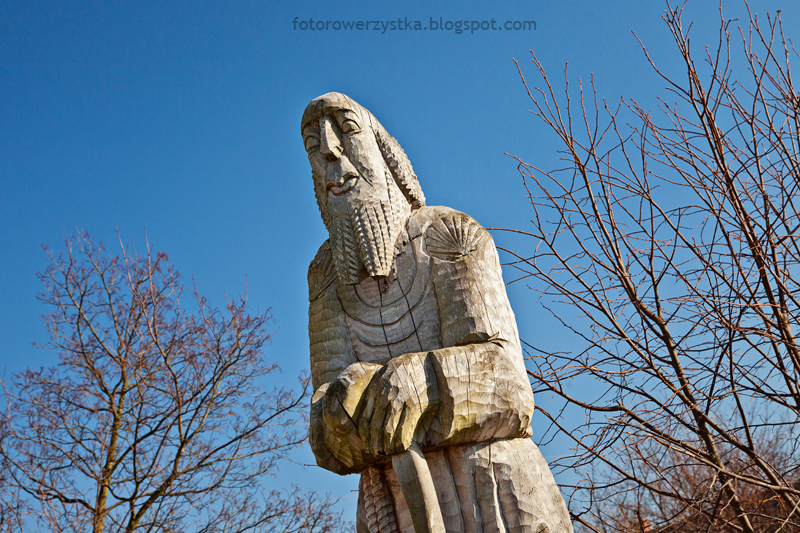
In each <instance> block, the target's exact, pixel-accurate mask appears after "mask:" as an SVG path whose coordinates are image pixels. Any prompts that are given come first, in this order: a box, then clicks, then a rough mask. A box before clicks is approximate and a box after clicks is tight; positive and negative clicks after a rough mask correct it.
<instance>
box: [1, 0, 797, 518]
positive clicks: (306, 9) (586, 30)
mask: <svg viewBox="0 0 800 533" xmlns="http://www.w3.org/2000/svg"><path fill="white" fill-rule="evenodd" d="M723 4H724V5H723V9H724V11H725V13H726V14H727V15H729V16H741V15H743V14H744V11H743V8H742V4H741V3H740V2H733V1H731V2H728V1H725V2H724V3H723ZM664 7H665V4H664V3H662V2H657V1H652V2H642V1H605V2H590V1H562V2H547V3H546V2H539V1H526V2H522V1H511V2H503V3H495V2H488V1H483V2H478V1H465V2H459V3H455V2H453V3H449V4H448V3H445V2H437V1H433V2H431V1H428V2H406V3H401V2H394V3H381V4H378V3H371V2H365V1H351V2H346V3H332V2H319V1H306V2H301V3H289V2H282V3H278V2H266V1H263V0H262V1H258V2H255V1H248V2H245V1H229V2H210V1H191V2H189V1H186V2H178V1H174V2H161V1H139V2H122V1H111V2H99V1H97V2H89V1H87V2H69V1H64V0H60V1H57V2H39V1H33V0H25V1H15V0H6V1H4V2H3V3H2V4H0V224H2V228H3V231H2V232H0V250H2V253H3V260H2V261H0V279H2V283H0V301H2V306H0V338H2V339H3V344H2V348H0V367H2V368H4V369H5V372H6V375H8V374H11V373H13V372H16V371H19V370H21V369H22V368H24V367H25V366H33V367H38V366H41V365H47V364H51V363H52V362H53V361H54V354H52V353H48V352H45V351H42V350H39V349H36V348H34V347H33V346H32V343H33V342H36V341H39V342H43V341H45V340H46V338H45V330H44V326H43V323H42V321H41V319H40V318H39V316H40V314H41V313H42V312H44V309H43V308H42V306H41V304H39V303H38V302H37V301H36V299H35V295H36V293H37V292H38V291H39V290H40V286H39V282H38V280H37V278H36V276H35V272H37V271H39V270H42V269H43V268H44V267H45V266H46V262H45V260H46V257H45V255H44V253H43V252H42V250H41V248H40V244H41V243H47V244H50V245H52V246H54V247H56V248H57V249H58V247H59V246H60V243H61V240H62V239H63V235H64V234H65V232H66V233H70V232H73V231H74V230H75V228H76V227H77V228H81V229H84V230H86V231H88V232H89V233H91V234H93V235H95V236H96V237H97V238H99V239H101V240H103V241H105V242H106V243H107V244H108V245H109V248H111V249H112V250H115V249H116V248H115V242H116V235H115V225H116V227H117V228H119V231H120V233H121V235H122V236H123V238H125V239H126V240H129V239H130V238H133V239H134V240H135V241H136V242H137V243H142V242H143V241H144V238H145V230H146V232H147V236H148V238H149V241H150V243H151V244H152V245H153V246H154V247H155V248H156V249H158V250H163V251H165V252H167V254H168V255H169V257H170V260H171V262H172V263H173V264H174V265H176V266H177V267H178V269H179V270H180V271H181V272H182V273H183V274H184V275H185V277H186V279H188V280H191V278H192V276H193V277H194V279H195V281H196V282H197V284H198V286H199V288H200V290H201V292H202V293H203V294H205V295H206V296H207V297H209V299H210V300H211V301H212V302H216V303H217V304H221V303H223V299H224V297H225V295H226V294H232V295H235V294H238V293H240V292H242V291H244V288H245V282H246V284H247V291H248V295H249V301H250V303H251V304H252V306H253V307H254V308H260V309H264V308H266V307H271V308H272V312H273V315H274V317H275V320H276V322H275V327H276V328H277V331H276V332H275V335H274V338H273V342H272V344H271V345H270V346H268V348H267V355H268V357H270V358H272V359H274V360H276V361H277V362H279V363H280V364H281V366H282V367H283V369H284V376H285V377H286V378H287V379H290V378H292V376H295V375H297V374H298V373H299V372H300V371H301V370H302V369H304V368H307V367H308V345H307V332H306V328H307V314H306V313H307V299H306V270H307V267H308V263H309V262H310V260H311V259H312V258H313V256H314V253H315V252H316V249H317V248H318V246H319V245H320V244H321V242H322V241H323V240H324V239H325V238H327V236H326V232H325V228H324V226H323V225H322V221H321V219H320V217H319V213H318V211H317V207H316V204H315V201H314V195H313V191H312V184H311V172H310V167H309V164H308V160H307V158H306V156H305V152H304V150H303V144H302V141H301V138H300V133H299V121H300V117H301V114H302V111H303V109H304V108H305V105H306V104H307V103H308V102H309V101H310V100H311V99H312V98H314V97H316V96H318V95H320V94H323V93H326V92H329V91H339V92H343V93H346V94H348V95H349V96H351V97H352V98H354V99H355V100H356V101H358V102H359V103H361V104H362V105H364V106H365V107H367V108H368V109H370V110H371V111H372V112H373V114H374V115H375V116H376V117H377V118H378V119H379V120H380V121H381V122H382V123H383V125H384V126H385V127H386V129H387V130H388V131H389V133H390V134H392V135H393V136H395V137H396V138H397V139H398V140H399V142H400V144H401V145H402V146H403V148H404V149H405V151H406V153H407V154H408V156H409V158H410V160H411V162H412V164H413V165H414V169H415V171H416V173H417V175H418V176H419V179H420V182H421V184H422V187H423V190H424V192H425V195H426V197H427V199H428V204H429V205H448V206H450V207H453V208H455V209H458V210H461V211H465V212H467V213H469V214H470V215H472V216H473V217H475V218H476V219H477V220H478V221H479V222H481V223H482V224H483V225H484V226H486V227H513V228H519V229H525V226H526V224H527V223H528V220H529V219H530V218H531V216H530V212H529V208H528V207H526V201H525V198H524V192H525V191H524V189H523V187H522V183H521V180H520V177H519V174H518V173H517V170H516V164H515V161H514V160H513V159H512V158H510V157H509V156H507V155H504V152H508V153H511V154H515V155H518V156H520V157H521V158H522V159H523V160H525V161H528V162H532V163H536V164H537V165H538V166H541V167H543V168H554V167H557V166H559V163H558V160H557V154H556V153H555V150H556V148H557V145H556V144H555V142H554V141H555V140H554V139H553V137H552V136H551V135H550V134H549V133H548V132H547V131H546V130H545V128H544V126H543V125H541V124H540V123H539V122H537V120H536V119H535V117H533V116H532V115H530V114H529V113H528V110H529V109H530V108H531V107H532V106H531V104H530V102H529V100H528V97H527V95H526V93H525V91H524V88H523V86H522V84H521V82H520V80H519V76H518V74H517V69H516V67H515V65H514V63H513V61H512V58H516V59H517V60H518V61H520V64H521V65H522V68H523V71H524V73H525V74H526V76H527V78H528V81H529V84H530V85H531V86H535V85H537V84H538V82H539V80H538V79H537V77H536V76H535V73H534V69H533V67H532V65H531V63H530V52H529V50H533V51H534V52H535V53H536V54H537V56H538V57H539V58H540V59H541V61H542V62H543V63H544V65H545V67H546V68H547V69H548V72H549V74H550V76H551V77H552V78H553V79H555V80H557V81H558V82H561V81H562V80H563V70H564V65H565V63H567V62H569V72H570V75H571V77H572V81H573V82H577V77H578V76H582V77H583V79H584V80H586V79H588V77H589V76H590V74H592V73H594V80H595V82H596V85H597V88H598V92H599V94H600V95H602V96H604V97H606V98H607V99H608V100H609V101H612V102H616V101H617V100H618V99H619V97H620V96H621V95H625V96H627V97H631V98H634V99H636V100H638V101H639V102H640V103H641V104H642V105H643V107H645V108H653V107H655V106H656V104H657V102H656V99H655V96H656V95H657V94H660V95H663V96H666V95H667V93H665V91H664V90H663V89H664V83H663V81H662V80H660V79H659V78H658V76H657V75H656V74H655V73H654V72H653V71H652V70H651V69H650V67H649V66H648V64H647V62H646V61H645V58H644V56H643V54H642V52H641V49H640V47H639V44H638V43H637V41H636V39H635V38H634V36H633V35H632V33H631V32H632V31H633V32H636V33H637V34H638V35H639V36H640V38H641V39H642V40H643V41H644V43H645V44H646V45H647V46H648V49H649V50H650V51H651V53H652V56H653V58H654V59H655V60H656V61H657V62H658V63H659V65H661V66H663V67H664V68H665V70H667V71H668V72H670V73H674V74H680V72H681V66H680V64H679V63H678V62H677V59H678V58H677V57H676V54H675V53H674V45H672V44H671V42H670V40H669V35H668V33H667V30H666V27H665V25H664V24H663V22H662V21H661V20H660V16H661V14H662V12H663V10H664ZM751 7H752V8H753V10H754V11H756V12H758V13H761V14H766V12H768V11H770V12H775V11H776V10H777V9H783V20H784V25H785V27H786V29H787V31H788V32H789V35H790V37H791V36H792V32H793V29H794V28H798V27H800V24H798V23H799V22H800V7H799V6H797V5H796V4H795V3H794V2H788V1H782V2H779V1H755V2H752V3H751ZM295 17H299V19H300V20H308V19H314V20H315V21H319V20H323V21H324V20H330V21H334V20H344V21H349V20H383V21H391V20H397V19H398V18H401V19H405V18H407V19H409V20H419V21H421V22H422V24H423V25H424V26H426V25H428V24H429V21H430V19H431V18H433V19H435V20H438V19H439V18H440V17H441V18H442V20H443V21H446V20H451V21H455V20H463V19H466V20H478V21H483V20H486V21H488V20H491V19H495V20H496V21H497V22H498V25H499V24H500V23H503V22H504V21H515V20H519V21H522V20H533V21H535V22H536V29H535V30H529V31H478V32H475V33H474V34H470V33H462V34H456V33H455V32H453V31H441V30H439V31H435V32H434V31H430V30H429V31H391V30H390V31H386V32H385V33H382V32H381V31H357V30H352V31H334V30H329V31H309V30H306V31H301V30H300V29H299V28H298V29H293V20H294V19H295ZM685 20H693V21H695V27H694V28H693V30H692V32H693V33H692V34H693V35H694V36H695V41H694V45H695V46H696V47H697V48H696V49H697V50H701V47H702V46H703V45H704V44H707V43H708V44H713V43H714V42H715V39H716V37H717V31H718V27H719V26H718V21H719V11H718V7H717V6H716V5H715V4H714V3H713V2H707V1H702V2H701V1H695V2H692V3H691V5H689V6H688V7H687V9H686V15H685ZM576 85H577V83H576ZM495 238H496V240H497V241H498V243H499V244H501V245H503V244H508V243H509V242H511V241H509V239H510V237H509V236H508V235H506V234H502V233H498V234H495ZM516 245H517V247H518V249H519V246H520V245H522V246H527V250H528V251H530V250H531V249H532V246H533V243H530V242H524V241H523V242H522V243H519V242H517V243H516ZM511 276H512V274H511V273H508V274H507V275H506V278H507V281H508V280H509V279H512V277H511ZM509 294H510V298H511V301H512V306H513V307H514V310H515V312H516V314H517V318H518V322H519V328H520V333H521V336H522V337H523V338H524V339H526V340H528V341H530V342H533V343H535V344H537V345H544V344H545V343H548V342H549V343H551V346H552V343H553V342H557V341H558V339H557V338H551V337H550V335H552V332H553V331H555V330H554V328H553V327H552V326H553V321H552V320H551V319H550V318H549V317H548V315H547V314H546V313H545V312H544V311H543V310H542V309H541V307H540V306H539V304H538V303H537V301H536V298H535V295H534V294H533V293H532V291H530V290H529V289H528V288H527V287H526V286H525V285H524V284H515V285H512V286H511V287H510V288H509ZM547 401H548V399H547V398H537V402H538V403H540V404H542V403H544V402H547ZM533 424H534V429H536V424H537V418H536V417H534V422H533ZM544 453H545V455H546V456H548V455H558V454H559V450H558V449H555V447H552V446H551V447H548V448H547V449H545V450H544ZM297 460H298V462H300V463H302V462H312V461H313V459H312V458H311V454H310V452H303V453H300V454H298V455H297ZM290 481H294V482H298V483H300V484H303V485H306V486H313V487H316V488H318V489H320V490H323V491H331V492H334V493H339V494H342V495H349V500H348V502H349V503H347V504H346V505H347V508H348V509H352V507H354V493H352V492H349V491H352V490H354V489H355V488H356V483H357V480H356V478H355V477H350V478H346V479H344V478H339V477H338V476H336V475H334V474H330V473H327V472H324V471H322V470H321V469H318V468H302V467H299V466H286V467H285V468H284V469H283V470H282V471H281V474H280V479H278V480H277V484H278V485H282V484H283V485H285V484H288V482H290ZM348 512H349V511H348Z"/></svg>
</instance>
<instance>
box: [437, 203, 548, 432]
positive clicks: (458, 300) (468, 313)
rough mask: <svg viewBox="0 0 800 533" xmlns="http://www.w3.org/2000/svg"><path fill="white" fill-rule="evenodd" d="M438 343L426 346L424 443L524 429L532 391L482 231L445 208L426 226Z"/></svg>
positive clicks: (496, 263) (494, 258)
mask: <svg viewBox="0 0 800 533" xmlns="http://www.w3.org/2000/svg"><path fill="white" fill-rule="evenodd" d="M426 247H427V251H428V254H429V255H430V256H431V258H432V261H433V263H434V264H433V282H434V289H435V292H436V299H437V302H438V306H439V317H440V322H441V340H442V345H443V346H445V348H443V349H440V350H435V351H433V352H431V353H430V354H429V355H428V357H429V358H430V360H431V362H432V364H433V367H434V370H435V373H436V379H437V382H438V383H437V384H436V385H435V386H436V387H437V388H438V393H439V394H438V395H439V402H438V404H439V405H438V408H437V409H436V412H435V415H433V416H432V417H430V418H429V420H428V421H427V422H423V424H424V430H425V435H426V438H425V440H426V441H427V442H426V444H427V445H429V446H439V445H450V444H456V443H464V442H480V441H486V440H491V439H498V438H509V437H524V436H530V434H531V431H530V420H531V415H532V413H533V393H532V391H531V386H530V382H529V381H528V379H527V373H526V371H525V365H524V362H523V359H522V351H521V349H520V343H519V336H518V333H517V326H516V322H515V319H514V313H513V311H512V310H511V306H510V304H509V302H508V296H507V295H506V290H505V284H504V283H503V277H502V272H501V269H500V261H499V258H498V255H497V250H496V249H495V246H494V242H493V240H492V237H491V236H490V235H489V233H488V232H487V231H486V230H485V229H484V228H483V227H481V226H480V224H478V223H477V222H476V221H475V220H473V219H472V218H471V217H469V216H467V215H465V214H463V213H458V212H455V211H451V212H450V213H449V214H447V215H445V216H441V217H439V218H437V219H436V220H435V221H434V222H433V223H432V224H431V226H430V227H429V228H428V230H427V232H426Z"/></svg>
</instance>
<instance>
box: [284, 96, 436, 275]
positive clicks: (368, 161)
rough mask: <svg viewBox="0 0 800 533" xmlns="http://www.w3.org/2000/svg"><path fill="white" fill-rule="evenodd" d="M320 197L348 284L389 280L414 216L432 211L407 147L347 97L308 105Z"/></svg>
mask: <svg viewBox="0 0 800 533" xmlns="http://www.w3.org/2000/svg"><path fill="white" fill-rule="evenodd" d="M300 130H301V132H302V134H303V142H304V143H305V147H306V151H307V152H308V160H309V162H310V163H311V173H312V176H313V178H314V192H315V194H316V196H317V204H318V205H319V210H320V212H321V213H322V221H323V222H324V223H325V227H326V228H328V233H329V234H330V237H331V239H330V244H331V250H332V252H333V260H334V263H335V264H336V269H337V273H338V275H339V279H340V281H341V282H342V283H344V284H346V285H355V284H358V283H359V281H360V279H361V274H362V272H363V271H364V269H365V270H366V273H367V274H368V275H369V276H372V277H375V278H381V277H385V276H388V275H389V273H390V272H391V269H392V263H393V261H394V250H395V244H396V242H397V240H398V238H399V237H400V235H401V233H402V232H403V230H404V228H405V225H406V222H407V221H408V217H409V216H410V215H411V212H412V210H414V209H418V208H420V207H422V206H423V205H425V196H423V194H422V189H420V186H419V182H418V181H417V176H416V175H414V171H413V169H412V168H411V163H410V162H409V161H408V158H407V157H406V154H405V152H403V150H402V148H400V145H399V144H398V143H397V141H396V140H395V139H394V137H392V136H390V135H389V134H388V133H386V130H385V129H384V128H383V126H381V124H380V122H378V121H377V120H376V119H375V117H374V116H372V113H370V112H369V111H367V110H366V109H364V108H363V107H361V106H360V105H358V104H357V103H356V102H354V101H353V100H351V99H350V98H349V97H347V96H345V95H343V94H341V93H328V94H324V95H322V96H320V97H318V98H315V99H314V100H312V101H311V103H310V104H308V107H306V110H305V112H304V113H303V120H302V122H301V124H300Z"/></svg>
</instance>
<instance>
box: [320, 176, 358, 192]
mask: <svg viewBox="0 0 800 533" xmlns="http://www.w3.org/2000/svg"><path fill="white" fill-rule="evenodd" d="M357 179H358V176H352V177H350V178H348V179H347V180H345V182H344V183H342V184H341V185H336V184H335V183H330V182H328V185H327V188H328V191H330V192H331V193H332V194H333V195H334V196H340V195H342V194H344V193H346V192H347V191H349V190H350V189H352V188H353V185H355V184H356V180H357Z"/></svg>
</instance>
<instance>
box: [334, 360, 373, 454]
mask: <svg viewBox="0 0 800 533" xmlns="http://www.w3.org/2000/svg"><path fill="white" fill-rule="evenodd" d="M381 368H382V367H381V366H380V365H375V364H371V363H354V364H352V365H350V366H348V367H347V368H346V369H345V370H343V371H342V372H341V373H340V374H339V376H338V377H337V378H336V379H335V380H333V381H332V382H331V383H330V385H329V386H328V387H327V390H326V391H325V397H324V398H323V400H322V410H321V411H322V413H321V414H322V418H323V420H324V422H325V426H326V428H327V432H326V434H325V444H326V445H327V447H328V449H329V450H330V452H331V453H332V454H333V456H334V457H336V458H337V459H338V460H339V461H341V462H342V463H344V464H345V465H346V466H347V467H348V468H358V467H360V466H363V465H364V464H366V462H368V459H367V458H365V457H364V447H363V445H362V444H361V440H360V438H359V436H358V427H357V425H356V421H357V420H358V416H359V409H360V406H361V403H362V402H361V400H362V397H363V395H364V392H365V390H366V389H367V386H368V385H369V383H370V380H371V379H372V377H373V375H375V373H376V372H378V371H379V370H380V369H381Z"/></svg>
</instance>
